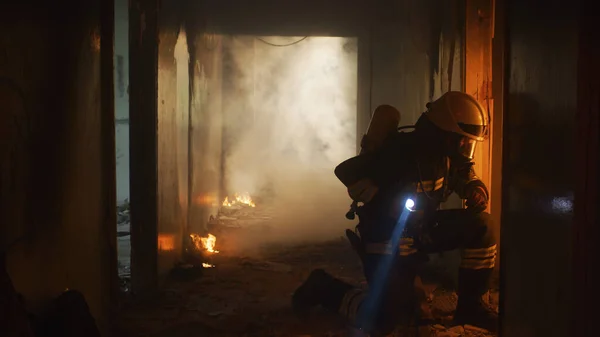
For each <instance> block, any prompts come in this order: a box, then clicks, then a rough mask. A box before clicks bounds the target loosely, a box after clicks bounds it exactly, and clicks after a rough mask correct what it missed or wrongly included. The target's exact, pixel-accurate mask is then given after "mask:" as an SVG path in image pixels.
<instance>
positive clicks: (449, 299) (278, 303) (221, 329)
mask: <svg viewBox="0 0 600 337" xmlns="http://www.w3.org/2000/svg"><path fill="white" fill-rule="evenodd" d="M234 201H235V202H234ZM272 219H273V217H272V216H271V214H270V212H269V210H268V209H261V207H257V206H256V205H255V204H254V203H253V201H252V200H251V199H250V198H246V197H245V196H243V195H237V196H234V197H231V198H228V199H227V200H226V202H225V203H224V206H223V207H222V208H221V211H220V212H219V213H218V214H217V216H215V217H211V218H210V221H209V222H208V225H207V231H206V232H204V233H195V234H196V235H197V236H198V237H196V239H195V240H194V238H193V237H190V239H191V241H190V242H192V243H193V242H196V243H197V244H198V243H199V245H192V244H190V245H188V246H187V248H188V253H189V254H188V255H189V256H188V257H187V258H184V260H185V261H182V263H180V264H178V265H176V266H175V268H174V269H173V272H172V273H171V277H169V278H168V279H167V280H166V282H165V284H164V285H163V288H162V289H163V290H162V292H161V295H160V296H159V297H158V298H157V299H156V300H155V301H154V302H153V303H150V304H149V303H138V302H134V301H131V299H130V298H128V299H127V300H126V301H124V302H123V305H122V306H121V314H120V315H119V317H120V321H119V324H118V332H116V333H115V336H117V337H121V336H123V337H125V336H127V337H137V336H139V337H142V336H149V337H162V336H165V337H166V336H169V337H171V336H173V337H176V336H186V337H194V336H219V337H221V336H223V337H226V336H246V337H250V336H257V337H258V336H261V337H270V336H272V337H279V336H281V337H284V336H285V337H287V336H290V337H299V336H315V337H316V336H349V328H348V326H347V324H346V323H345V322H344V321H343V320H342V319H341V318H340V317H339V316H338V315H336V314H335V313H329V312H326V311H323V310H316V312H314V313H313V314H312V315H310V317H309V318H308V320H307V321H301V320H300V319H298V318H297V317H296V316H295V315H294V314H293V312H292V309H291V303H290V302H291V295H292V293H293V292H294V290H295V289H296V287H297V286H298V285H300V284H301V283H302V282H303V280H304V279H305V278H306V277H307V276H308V274H309V273H310V272H311V271H312V270H313V269H315V268H323V269H325V270H327V271H328V272H330V273H331V274H333V275H334V276H336V277H338V278H340V279H342V280H345V281H347V282H350V283H352V284H355V285H357V286H365V284H366V282H365V280H364V276H363V275H362V266H361V265H360V261H359V258H358V256H357V255H356V253H355V252H354V250H353V249H352V248H351V246H350V244H349V243H348V242H347V240H346V239H345V238H342V237H339V238H333V239H332V240H329V241H326V242H310V243H304V244H300V243H298V244H294V245H291V244H281V243H279V244H278V243H273V242H271V243H269V242H266V243H263V244H260V245H257V246H255V247H253V249H251V250H248V251H246V250H244V249H240V248H239V247H240V245H239V243H240V242H242V241H243V240H247V238H248V237H249V236H250V235H253V234H252V233H254V234H256V235H263V234H265V233H268V231H269V229H270V228H271V226H273V225H274V224H273V223H272V222H273V220H272ZM209 234H210V235H209ZM342 234H343V233H340V235H342ZM201 238H203V239H204V240H201ZM192 257H193V258H195V260H194V259H193V258H192ZM190 261H192V263H190ZM420 288H421V289H422V291H423V294H422V295H421V296H420V298H421V301H422V303H421V304H422V305H421V311H422V312H427V315H428V316H431V317H428V318H431V319H432V321H434V322H435V323H434V324H431V325H427V326H423V327H420V328H418V329H416V328H414V327H412V328H408V329H407V328H402V327H399V329H398V331H396V332H394V334H392V335H391V336H432V337H435V336H437V337H454V336H467V337H475V336H477V337H491V336H494V335H493V334H491V333H489V332H487V331H485V330H482V329H479V328H474V327H470V326H465V327H463V326H452V314H453V312H454V309H455V307H456V303H457V296H456V294H455V293H454V292H453V291H452V289H445V288H444V287H443V286H441V285H440V284H432V283H431V282H430V280H425V279H424V284H423V285H422V286H420ZM494 294H495V293H493V294H492V297H494V296H495V295H494ZM496 298H497V296H496ZM496 303H497V301H496Z"/></svg>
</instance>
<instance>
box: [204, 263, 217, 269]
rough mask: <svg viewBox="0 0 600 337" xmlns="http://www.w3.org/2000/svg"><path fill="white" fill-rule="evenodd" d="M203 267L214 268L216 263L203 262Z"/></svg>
mask: <svg viewBox="0 0 600 337" xmlns="http://www.w3.org/2000/svg"><path fill="white" fill-rule="evenodd" d="M202 267H204V268H214V267H215V265H214V264H210V263H203V264H202Z"/></svg>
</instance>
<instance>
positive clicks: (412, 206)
mask: <svg viewBox="0 0 600 337" xmlns="http://www.w3.org/2000/svg"><path fill="white" fill-rule="evenodd" d="M404 207H406V209H407V210H408V211H409V212H412V211H414V210H415V201H414V200H412V199H410V198H408V199H406V203H404Z"/></svg>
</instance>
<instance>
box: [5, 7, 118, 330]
mask: <svg viewBox="0 0 600 337" xmlns="http://www.w3.org/2000/svg"><path fill="white" fill-rule="evenodd" d="M106 4H108V7H107V8H108V9H109V11H110V13H108V15H107V16H106V17H105V19H106V18H108V20H110V22H108V25H109V26H112V17H111V15H112V3H111V2H108V1H107V2H106ZM100 6H101V2H99V1H95V2H89V3H86V5H85V6H81V5H79V4H74V3H70V2H68V3H66V4H62V5H56V4H53V5H52V6H50V5H48V6H39V4H37V3H36V4H35V6H34V4H33V3H31V2H27V1H26V2H20V3H19V5H15V4H14V3H13V4H10V5H9V4H5V3H3V4H2V5H0V27H1V29H0V50H1V52H0V119H1V121H0V128H2V131H1V132H0V134H1V139H2V142H1V144H0V158H1V164H2V165H1V172H2V175H1V177H2V178H1V180H0V181H1V182H0V195H1V201H0V208H1V210H0V231H1V232H0V233H1V234H0V238H1V242H2V249H6V248H7V247H8V253H7V254H8V255H7V262H8V272H9V274H10V276H11V278H12V280H13V282H14V286H15V287H16V289H17V291H19V292H20V293H22V294H23V295H24V297H25V300H26V302H27V306H28V307H29V308H30V309H31V310H33V311H34V312H40V311H43V309H44V308H45V307H46V305H47V304H48V302H49V300H51V299H52V298H54V297H56V296H57V295H59V294H60V293H61V292H62V291H64V290H65V289H66V288H69V289H76V290H79V291H81V292H83V294H84V296H85V297H86V299H87V301H88V303H89V306H90V309H91V311H92V314H93V315H94V317H95V318H96V321H97V323H98V324H99V326H100V327H101V329H102V330H103V331H104V332H106V331H107V330H106V328H107V327H108V318H109V308H110V300H111V298H114V297H112V294H113V293H112V292H111V290H112V289H113V288H111V285H113V284H115V283H114V282H112V281H113V280H116V247H115V241H114V240H115V230H116V229H115V211H114V205H115V197H114V194H115V190H114V185H115V182H114V115H113V113H112V112H113V107H112V43H111V41H112V36H111V35H110V34H111V32H112V28H109V29H108V31H105V32H108V35H104V38H105V41H104V42H102V41H101V36H102V35H103V30H102V29H101V7H100ZM105 23H106V22H105ZM104 27H106V26H104ZM106 42H109V43H108V44H107V43H106ZM101 46H102V47H107V49H106V50H105V51H104V53H108V54H107V55H108V57H106V56H107V55H106V54H104V53H102V52H101ZM102 69H108V71H102ZM107 83H108V86H107ZM103 88H104V89H108V90H106V91H105V90H103ZM104 95H109V96H104ZM106 103H108V104H106ZM17 238H20V239H21V240H20V241H18V242H17V243H14V244H12V245H10V246H9V243H11V242H15V240H16V239H17ZM113 276H114V278H113Z"/></svg>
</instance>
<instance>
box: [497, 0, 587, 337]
mask: <svg viewBox="0 0 600 337" xmlns="http://www.w3.org/2000/svg"><path fill="white" fill-rule="evenodd" d="M506 9H507V12H506V20H507V25H508V46H507V47H508V48H509V54H508V60H507V62H508V63H507V68H508V69H507V73H506V76H508V78H507V82H508V83H507V86H508V87H507V95H508V96H507V101H506V104H505V123H504V131H505V133H504V146H503V148H504V168H503V174H504V175H503V181H504V184H503V185H504V186H503V197H504V199H503V212H502V228H501V230H502V243H503V247H504V249H503V250H502V251H501V254H502V261H503V266H502V268H503V271H502V273H503V281H504V282H503V289H502V290H503V291H504V293H503V295H502V293H501V295H502V296H503V298H504V301H503V302H504V306H503V312H504V316H503V318H504V321H503V324H504V331H503V335H504V336H511V337H512V336H514V337H519V336H572V334H571V333H570V331H569V325H570V312H571V303H572V302H571V296H572V288H571V285H572V279H571V275H572V274H571V261H570V259H571V249H570V247H571V242H572V241H571V231H572V226H573V189H574V182H575V176H576V175H577V174H578V172H576V171H575V165H573V162H574V159H575V151H574V144H575V142H574V140H575V116H576V111H577V57H578V50H577V47H578V45H577V28H578V25H577V2H575V3H572V5H571V6H565V5H564V4H563V2H562V1H558V0H555V1H545V2H535V1H531V2H530V1H528V2H524V1H510V2H509V3H508V6H507V8H506Z"/></svg>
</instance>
